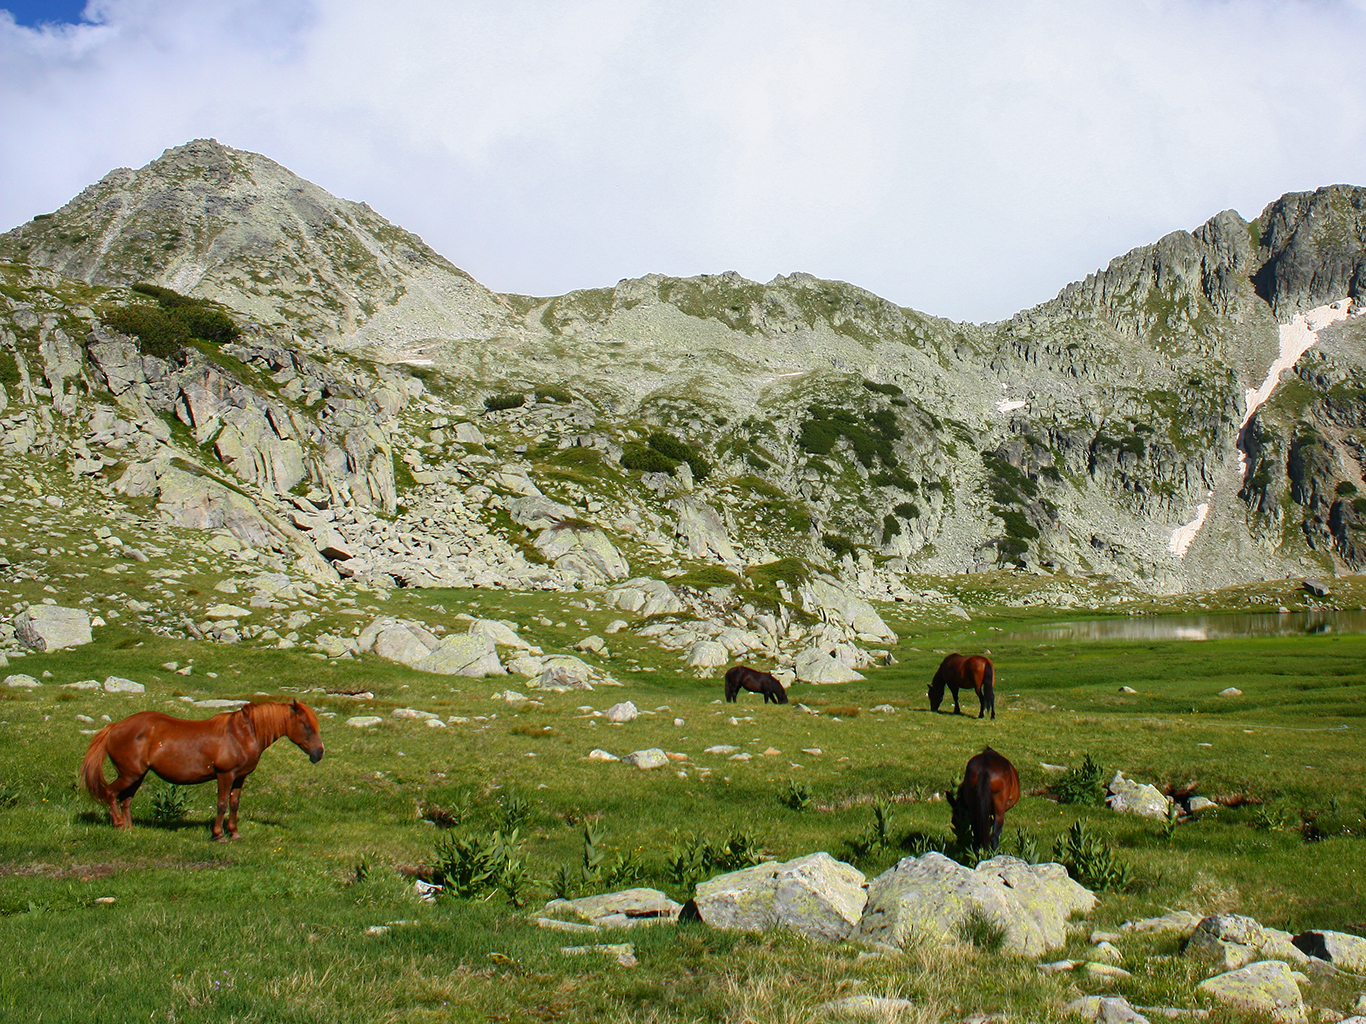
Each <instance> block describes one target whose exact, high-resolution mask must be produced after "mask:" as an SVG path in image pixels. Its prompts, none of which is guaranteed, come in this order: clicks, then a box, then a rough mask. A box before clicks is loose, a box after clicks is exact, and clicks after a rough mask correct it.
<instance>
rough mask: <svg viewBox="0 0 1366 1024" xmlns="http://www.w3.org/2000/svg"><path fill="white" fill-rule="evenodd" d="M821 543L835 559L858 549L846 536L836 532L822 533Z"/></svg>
mask: <svg viewBox="0 0 1366 1024" xmlns="http://www.w3.org/2000/svg"><path fill="white" fill-rule="evenodd" d="M821 543H822V544H824V545H825V547H826V548H827V549H828V550H829V551H830V552H831V553H832V554H833V555H834V556H835V557H836V558H837V559H839V558H843V557H844V556H845V555H852V554H853V553H854V552H855V551H857V550H858V545H856V544H855V543H854V542H853V541H852V540H850V539H849V538H848V537H845V536H843V535H842V534H838V533H827V534H824V535H823V536H822V537H821Z"/></svg>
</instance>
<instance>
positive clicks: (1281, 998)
mask: <svg viewBox="0 0 1366 1024" xmlns="http://www.w3.org/2000/svg"><path fill="white" fill-rule="evenodd" d="M1196 987H1197V989H1198V990H1199V991H1201V992H1205V993H1208V994H1209V995H1211V996H1213V997H1214V998H1215V999H1217V1000H1218V1001H1219V1002H1221V1003H1224V1004H1226V1005H1228V1006H1233V1007H1236V1008H1238V1009H1240V1010H1248V1011H1251V1012H1253V1013H1264V1014H1266V1015H1267V1016H1269V1017H1270V1018H1271V1019H1272V1020H1274V1021H1278V1022H1280V1024H1306V1022H1307V1020H1308V1017H1307V1016H1306V1014H1305V1011H1304V999H1303V997H1302V996H1301V995H1300V989H1299V986H1298V985H1297V984H1296V983H1295V978H1294V976H1293V975H1292V974H1291V971H1290V968H1289V967H1288V966H1286V964H1284V963H1282V962H1281V961H1280V960H1259V961H1257V962H1256V963H1252V964H1248V965H1247V966H1246V967H1243V968H1241V969H1239V970H1236V971H1229V972H1228V973H1226V974H1216V975H1215V976H1214V977H1213V978H1208V979H1206V980H1205V981H1202V982H1201V983H1200V984H1199V985H1198V986H1196Z"/></svg>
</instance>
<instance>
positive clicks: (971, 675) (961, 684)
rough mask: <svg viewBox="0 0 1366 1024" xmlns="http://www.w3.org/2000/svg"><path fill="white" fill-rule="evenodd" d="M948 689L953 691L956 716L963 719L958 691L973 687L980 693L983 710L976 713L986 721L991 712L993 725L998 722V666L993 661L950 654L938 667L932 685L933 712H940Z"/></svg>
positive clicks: (978, 694)
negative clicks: (940, 706)
mask: <svg viewBox="0 0 1366 1024" xmlns="http://www.w3.org/2000/svg"><path fill="white" fill-rule="evenodd" d="M945 686H947V687H948V688H949V689H950V690H952V691H953V713H954V714H955V715H961V714H962V713H963V712H962V710H961V709H960V708H959V707H958V691H959V690H960V689H967V688H969V687H971V688H972V689H974V690H976V691H977V699H978V701H979V702H981V705H982V710H981V711H979V712H978V713H977V717H978V718H985V717H986V713H987V711H988V709H989V710H990V711H991V717H992V719H993V721H994V720H995V718H996V666H995V665H993V664H992V663H991V659H990V658H984V657H982V656H981V655H980V654H974V655H972V656H971V657H969V658H965V657H963V656H962V655H961V654H950V655H949V656H948V657H947V658H945V659H944V660H943V661H942V662H941V663H940V665H939V671H938V672H936V673H935V674H934V679H933V681H932V682H931V683H930V710H931V711H938V710H939V704H940V702H941V701H942V700H943V699H944V687H945Z"/></svg>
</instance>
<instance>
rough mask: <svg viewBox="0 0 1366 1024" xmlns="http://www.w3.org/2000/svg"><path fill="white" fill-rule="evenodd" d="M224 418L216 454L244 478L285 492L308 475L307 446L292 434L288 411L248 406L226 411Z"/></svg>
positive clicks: (260, 485) (216, 440) (217, 441)
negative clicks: (305, 464)
mask: <svg viewBox="0 0 1366 1024" xmlns="http://www.w3.org/2000/svg"><path fill="white" fill-rule="evenodd" d="M223 421H224V425H223V429H222V430H221V431H219V434H218V436H217V437H216V438H215V439H214V442H213V450H214V454H215V455H217V456H218V461H219V462H221V463H223V465H225V466H227V467H229V468H230V469H231V470H232V471H233V472H234V473H236V474H237V475H238V476H239V477H241V478H242V479H243V480H246V481H247V482H248V483H253V484H256V485H257V486H259V487H262V488H264V489H265V490H268V491H273V492H274V493H276V494H284V493H286V492H287V491H289V490H290V488H292V487H294V486H296V485H297V484H298V483H300V482H301V481H302V480H303V479H304V478H305V477H306V476H307V475H308V474H307V471H306V470H305V469H304V454H303V448H302V446H301V445H300V444H299V442H298V441H297V440H295V438H294V437H293V436H292V434H291V432H290V425H289V416H288V414H287V413H285V412H284V411H280V410H275V409H269V408H268V409H266V410H265V411H262V410H261V409H258V408H256V407H255V406H247V407H245V408H242V409H231V410H229V411H227V412H225V413H224V415H223Z"/></svg>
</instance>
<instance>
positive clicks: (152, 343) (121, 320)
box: [100, 305, 190, 359]
mask: <svg viewBox="0 0 1366 1024" xmlns="http://www.w3.org/2000/svg"><path fill="white" fill-rule="evenodd" d="M100 320H101V321H103V323H104V325H105V326H106V327H108V328H110V329H111V330H115V331H118V332H119V333H120V334H127V335H129V336H130V337H133V338H135V339H137V345H138V351H139V352H141V353H142V354H143V355H148V356H156V357H157V358H159V359H170V358H171V357H172V356H174V355H176V354H177V353H178V352H179V351H180V350H181V349H182V348H183V347H184V345H185V343H186V342H187V341H189V340H190V331H189V328H188V327H186V325H185V324H184V322H183V321H181V320H180V319H178V318H176V317H173V316H171V314H169V313H167V312H166V311H165V310H164V309H161V308H160V307H158V306H147V305H135V306H116V307H114V308H112V309H106V310H104V311H103V312H101V314H100Z"/></svg>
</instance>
